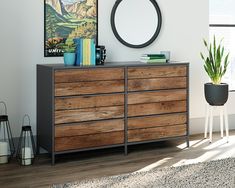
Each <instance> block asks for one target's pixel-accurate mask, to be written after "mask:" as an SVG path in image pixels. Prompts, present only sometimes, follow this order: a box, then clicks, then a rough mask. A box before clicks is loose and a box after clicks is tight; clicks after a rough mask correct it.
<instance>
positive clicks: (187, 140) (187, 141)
mask: <svg viewBox="0 0 235 188" xmlns="http://www.w3.org/2000/svg"><path fill="white" fill-rule="evenodd" d="M186 143H187V148H189V137H187V139H186Z"/></svg>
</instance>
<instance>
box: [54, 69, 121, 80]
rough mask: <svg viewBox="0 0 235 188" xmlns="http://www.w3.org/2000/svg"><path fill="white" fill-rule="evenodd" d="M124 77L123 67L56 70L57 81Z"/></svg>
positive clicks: (117, 78) (118, 78)
mask: <svg viewBox="0 0 235 188" xmlns="http://www.w3.org/2000/svg"><path fill="white" fill-rule="evenodd" d="M123 79H124V69H123V68H96V69H94V68H87V69H86V68H83V69H69V70H64V69H62V70H55V83H67V82H78V81H79V82H80V81H99V80H100V81H103V80H123Z"/></svg>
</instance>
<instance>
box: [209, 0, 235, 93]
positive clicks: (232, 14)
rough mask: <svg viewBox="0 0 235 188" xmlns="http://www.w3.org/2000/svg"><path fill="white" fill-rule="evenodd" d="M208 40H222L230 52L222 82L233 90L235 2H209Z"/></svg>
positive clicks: (215, 0)
mask: <svg viewBox="0 0 235 188" xmlns="http://www.w3.org/2000/svg"><path fill="white" fill-rule="evenodd" d="M209 19H210V20H209V23H210V39H211V40H212V39H213V36H214V35H215V36H216V38H218V39H223V45H224V46H225V48H226V49H227V50H229V51H230V59H229V61H230V64H229V66H228V70H227V73H226V75H225V76H224V79H223V81H224V82H226V83H228V84H229V89H230V90H235V0H210V18H209ZM218 42H219V41H218Z"/></svg>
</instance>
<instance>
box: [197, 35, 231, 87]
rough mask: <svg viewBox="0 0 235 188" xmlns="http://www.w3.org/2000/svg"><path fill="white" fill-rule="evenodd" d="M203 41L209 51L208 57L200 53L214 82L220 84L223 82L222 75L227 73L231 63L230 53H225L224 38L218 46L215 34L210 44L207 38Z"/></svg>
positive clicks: (205, 67)
mask: <svg viewBox="0 0 235 188" xmlns="http://www.w3.org/2000/svg"><path fill="white" fill-rule="evenodd" d="M203 42H204V45H205V47H206V48H207V51H208V56H207V57H204V55H203V54H202V53H200V55H201V58H202V59H203V61H204V63H205V64H204V69H205V70H206V72H207V74H208V76H209V77H210V79H211V81H212V83H213V84H215V85H219V84H220V83H221V79H222V77H223V76H224V74H225V73H226V70H227V66H228V64H229V61H228V57H229V53H227V54H225V53H224V47H223V46H222V44H221V42H222V40H221V41H220V43H219V44H218V46H217V44H216V39H215V36H214V39H213V43H212V44H211V43H210V44H209V45H208V43H207V42H206V41H205V39H204V40H203Z"/></svg>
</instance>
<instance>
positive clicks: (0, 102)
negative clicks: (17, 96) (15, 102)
mask: <svg viewBox="0 0 235 188" xmlns="http://www.w3.org/2000/svg"><path fill="white" fill-rule="evenodd" d="M0 104H2V105H3V106H4V108H5V114H4V115H7V105H6V103H5V102H4V101H0Z"/></svg>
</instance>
